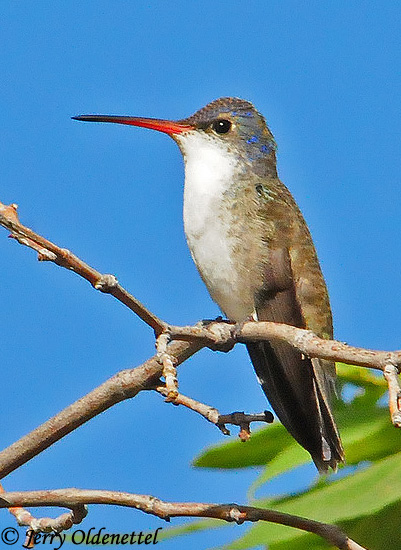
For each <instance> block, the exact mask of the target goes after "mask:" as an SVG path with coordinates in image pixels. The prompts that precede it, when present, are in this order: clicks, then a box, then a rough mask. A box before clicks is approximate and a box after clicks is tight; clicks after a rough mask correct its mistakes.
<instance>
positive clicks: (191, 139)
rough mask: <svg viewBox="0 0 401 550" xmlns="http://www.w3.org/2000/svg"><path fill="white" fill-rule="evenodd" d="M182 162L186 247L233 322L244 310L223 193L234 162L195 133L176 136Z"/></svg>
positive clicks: (232, 175)
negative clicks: (183, 166) (183, 167)
mask: <svg viewBox="0 0 401 550" xmlns="http://www.w3.org/2000/svg"><path fill="white" fill-rule="evenodd" d="M175 138H176V140H177V141H178V143H179V145H180V148H181V150H182V152H183V155H184V160H185V189H184V228H185V234H186V237H187V242H188V246H189V249H190V251H191V254H192V257H193V259H194V261H195V264H196V266H197V268H198V270H199V272H200V274H201V276H202V279H203V280H204V282H205V284H206V286H207V287H208V290H209V292H210V294H211V296H212V298H213V300H214V301H215V302H217V304H218V305H219V306H220V308H221V310H222V311H223V312H224V313H225V314H226V315H227V316H228V317H229V318H230V319H233V320H242V319H243V318H245V317H246V316H247V315H249V314H250V313H252V312H249V313H248V312H247V311H246V312H245V311H244V306H243V304H240V303H236V302H237V300H238V299H239V294H240V293H239V289H238V286H237V285H238V281H237V273H236V271H235V266H234V263H233V258H232V248H233V242H232V237H230V234H229V230H230V216H231V214H230V212H229V211H227V206H226V204H225V201H224V193H225V192H226V191H228V190H229V188H230V186H231V185H232V184H233V181H234V178H235V176H236V174H237V173H238V168H239V167H238V162H237V159H236V158H235V156H234V155H233V154H232V153H230V151H229V149H228V147H227V146H226V145H225V144H224V142H222V143H221V144H220V143H219V140H218V139H215V138H213V137H211V136H208V135H207V134H203V133H201V132H198V131H192V132H186V133H185V134H180V135H177V136H175Z"/></svg>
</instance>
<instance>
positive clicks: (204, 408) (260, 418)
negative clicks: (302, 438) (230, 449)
mask: <svg viewBox="0 0 401 550" xmlns="http://www.w3.org/2000/svg"><path fill="white" fill-rule="evenodd" d="M154 389H155V390H156V391H157V392H158V393H160V394H161V395H163V396H164V397H167V396H168V395H169V391H168V390H167V388H166V386H156V387H155V388H154ZM172 403H173V405H183V406H184V407H187V408H188V409H190V410H191V411H194V412H196V413H198V414H200V415H201V416H203V418H205V419H206V420H207V421H208V422H210V423H211V424H214V425H215V426H217V428H219V430H220V431H221V432H222V433H223V434H224V435H230V431H229V430H228V429H227V427H226V424H232V425H235V426H240V427H241V432H240V438H241V439H243V437H241V434H242V432H244V431H248V433H250V429H249V424H250V423H251V422H267V423H269V424H270V423H271V422H273V414H272V413H271V412H269V411H264V412H263V413H260V414H245V413H244V412H233V413H230V414H224V415H223V414H220V412H219V411H218V410H217V409H215V408H214V407H211V406H210V405H206V404H205V403H201V402H200V401H196V400H195V399H192V398H191V397H188V396H186V395H183V394H182V393H178V395H177V396H176V398H175V399H174V401H172ZM244 439H245V437H244ZM246 439H249V437H246Z"/></svg>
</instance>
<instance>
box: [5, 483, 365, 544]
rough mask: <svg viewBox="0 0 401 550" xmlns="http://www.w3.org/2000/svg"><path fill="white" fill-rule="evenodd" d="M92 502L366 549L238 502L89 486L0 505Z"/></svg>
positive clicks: (12, 498) (23, 495)
mask: <svg viewBox="0 0 401 550" xmlns="http://www.w3.org/2000/svg"><path fill="white" fill-rule="evenodd" d="M88 504H112V505H117V506H125V507H129V508H136V509H137V510H142V511H143V512H146V513H147V514H152V515H154V516H158V517H159V518H161V519H165V520H169V519H170V518H171V517H201V518H215V519H221V520H224V521H228V522H235V523H238V524H241V523H244V522H245V521H252V522H254V521H268V522H271V523H278V524H280V525H287V526H289V527H295V528H296V529H301V530H302V531H307V532H309V533H314V534H316V535H319V536H320V537H322V538H323V539H325V540H326V541H327V542H329V543H330V544H333V545H334V546H336V547H337V548H339V549H340V550H366V549H364V548H363V547H362V546H360V545H359V544H358V543H356V542H355V541H353V540H352V539H350V538H348V537H347V535H346V534H345V533H343V532H342V531H341V530H340V529H339V528H338V527H337V526H335V525H330V524H327V523H321V522H318V521H313V520H310V519H307V518H303V517H300V516H293V515H291V514H285V513H283V512H277V511H276V510H269V509H264V508H255V507H253V506H241V505H238V504H208V503H201V502H165V501H163V500H159V499H158V498H155V497H153V496H150V495H136V494H132V493H121V492H114V491H93V490H86V489H57V490H52V491H23V492H22V491H21V492H10V493H5V494H3V495H1V497H0V508H7V507H9V506H27V507H29V506H62V507H65V508H76V507H77V506H82V505H88Z"/></svg>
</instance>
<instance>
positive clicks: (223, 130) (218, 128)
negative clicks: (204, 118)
mask: <svg viewBox="0 0 401 550" xmlns="http://www.w3.org/2000/svg"><path fill="white" fill-rule="evenodd" d="M231 126H232V124H231V122H230V121H229V120H225V119H223V118H219V119H218V120H215V121H214V122H213V124H212V128H213V130H214V131H215V132H216V134H227V132H229V131H230V130H231Z"/></svg>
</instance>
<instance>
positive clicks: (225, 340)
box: [197, 315, 235, 353]
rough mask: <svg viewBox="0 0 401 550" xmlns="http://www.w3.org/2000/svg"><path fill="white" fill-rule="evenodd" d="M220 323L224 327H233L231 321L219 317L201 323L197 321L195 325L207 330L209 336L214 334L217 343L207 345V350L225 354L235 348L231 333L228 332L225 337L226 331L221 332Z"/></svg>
mask: <svg viewBox="0 0 401 550" xmlns="http://www.w3.org/2000/svg"><path fill="white" fill-rule="evenodd" d="M221 323H224V326H225V325H229V324H232V325H233V326H234V325H235V323H234V322H233V321H229V320H228V319H224V318H223V317H222V316H221V315H219V316H218V317H216V319H203V320H202V321H199V323H197V325H199V326H201V327H206V328H208V330H209V331H210V333H211V334H216V337H217V340H218V341H219V343H217V342H216V343H215V344H209V345H208V348H209V349H211V350H212V351H222V352H223V353H227V352H229V351H231V350H232V349H233V347H234V346H235V337H233V331H230V334H229V336H228V337H227V335H226V331H225V330H224V329H223V330H221V328H220V327H221Z"/></svg>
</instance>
